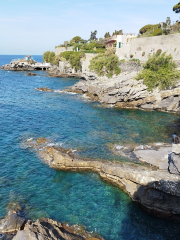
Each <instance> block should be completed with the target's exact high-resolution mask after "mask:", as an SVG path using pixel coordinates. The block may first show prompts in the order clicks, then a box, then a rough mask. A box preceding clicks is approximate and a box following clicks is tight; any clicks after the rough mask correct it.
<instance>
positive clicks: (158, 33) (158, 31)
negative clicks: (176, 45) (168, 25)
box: [153, 28, 163, 36]
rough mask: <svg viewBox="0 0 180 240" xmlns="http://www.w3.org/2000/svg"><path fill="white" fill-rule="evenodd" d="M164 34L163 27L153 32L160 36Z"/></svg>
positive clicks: (154, 34)
mask: <svg viewBox="0 0 180 240" xmlns="http://www.w3.org/2000/svg"><path fill="white" fill-rule="evenodd" d="M162 34H163V31H162V30H161V28H156V29H155V30H154V32H153V36H159V35H162Z"/></svg>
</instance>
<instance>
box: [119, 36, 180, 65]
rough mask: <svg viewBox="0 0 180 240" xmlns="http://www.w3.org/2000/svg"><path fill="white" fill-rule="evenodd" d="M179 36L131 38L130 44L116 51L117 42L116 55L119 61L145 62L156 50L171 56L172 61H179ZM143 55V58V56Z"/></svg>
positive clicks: (127, 43)
mask: <svg viewBox="0 0 180 240" xmlns="http://www.w3.org/2000/svg"><path fill="white" fill-rule="evenodd" d="M179 43H180V34H178V33H177V34H171V35H162V36H155V37H146V38H132V39H131V41H130V42H126V43H125V44H123V45H122V47H121V48H120V49H118V46H119V43H118V42H117V50H116V54H117V55H118V57H119V58H120V59H130V56H131V55H132V56H133V58H136V59H139V60H140V61H147V59H148V55H152V54H153V53H156V51H157V50H158V49H161V50H162V52H167V54H171V55H172V57H173V59H174V60H180V44H179ZM143 55H144V56H143Z"/></svg>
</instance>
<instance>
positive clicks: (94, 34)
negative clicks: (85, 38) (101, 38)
mask: <svg viewBox="0 0 180 240" xmlns="http://www.w3.org/2000/svg"><path fill="white" fill-rule="evenodd" d="M96 35H97V30H95V31H94V32H91V36H90V38H89V41H97V40H98V39H97V37H96Z"/></svg>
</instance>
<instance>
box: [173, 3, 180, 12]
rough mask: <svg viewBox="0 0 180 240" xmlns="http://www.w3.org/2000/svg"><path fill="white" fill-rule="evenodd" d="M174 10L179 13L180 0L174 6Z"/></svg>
mask: <svg viewBox="0 0 180 240" xmlns="http://www.w3.org/2000/svg"><path fill="white" fill-rule="evenodd" d="M173 11H174V12H175V13H179V12H180V2H179V3H178V4H176V5H175V6H174V7H173Z"/></svg>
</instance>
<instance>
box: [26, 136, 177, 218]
mask: <svg viewBox="0 0 180 240" xmlns="http://www.w3.org/2000/svg"><path fill="white" fill-rule="evenodd" d="M46 143H47V141H46V140H45V139H43V138H40V140H39V139H38V140H37V141H34V140H31V141H28V142H27V144H28V146H29V147H32V148H33V149H35V150H36V151H37V154H38V155H39V156H40V157H41V158H43V159H44V161H45V162H46V163H47V164H48V165H49V166H50V167H51V168H55V169H58V170H64V171H93V172H97V173H98V174H99V175H100V176H101V177H102V179H104V180H105V181H109V182H111V183H113V184H116V185H117V186H118V187H119V188H120V189H122V190H123V191H125V192H126V193H127V194H128V195H129V196H130V197H131V199H132V200H133V201H135V202H137V203H139V204H140V205H141V206H142V207H143V208H144V209H145V210H146V211H148V212H149V213H151V214H155V215H156V216H158V217H163V218H168V219H173V220H180V205H179V201H180V175H179V173H178V172H177V171H175V170H176V166H175V164H176V163H177V162H178V159H179V155H177V156H178V157H177V158H178V159H176V160H177V161H176V162H173V159H172V158H171V154H169V153H168V152H169V151H170V150H171V146H169V145H166V144H156V145H155V146H151V147H150V148H144V149H143V148H142V147H139V148H138V147H137V148H133V150H131V153H132V154H134V155H136V158H137V159H138V164H135V163H132V162H126V163H121V162H110V161H101V160H92V159H85V158H81V157H78V156H77V155H75V154H74V153H73V151H72V150H70V149H63V148H61V147H56V146H54V147H53V146H52V147H48V146H47V144H46ZM116 150H117V151H121V148H120V147H119V148H116ZM126 150H127V147H126ZM126 152H129V151H126ZM154 154H157V155H158V157H157V158H156V159H154V158H153V157H152V158H151V157H150V156H153V155H154ZM179 160H180V159H179ZM177 168H178V166H177ZM171 173H173V174H171Z"/></svg>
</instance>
